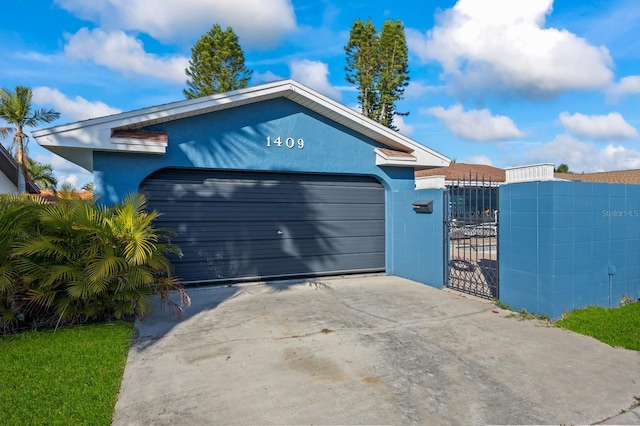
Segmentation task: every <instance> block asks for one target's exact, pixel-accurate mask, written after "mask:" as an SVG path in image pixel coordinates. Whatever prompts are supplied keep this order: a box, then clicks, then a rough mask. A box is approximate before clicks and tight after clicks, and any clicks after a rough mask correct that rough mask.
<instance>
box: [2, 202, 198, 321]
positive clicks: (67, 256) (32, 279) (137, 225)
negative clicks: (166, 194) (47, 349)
mask: <svg viewBox="0 0 640 426" xmlns="http://www.w3.org/2000/svg"><path fill="white" fill-rule="evenodd" d="M145 208H146V200H145V198H144V196H142V195H140V194H133V195H130V196H129V197H127V198H126V199H125V200H124V201H123V202H122V203H121V204H119V205H115V206H112V207H105V206H103V205H99V204H96V203H95V202H94V201H93V200H81V199H80V198H78V197H66V198H63V199H60V200H58V201H57V202H56V203H54V204H50V203H45V202H43V201H42V200H39V199H31V198H26V197H16V196H9V197H6V196H5V197H3V198H1V199H0V220H2V223H3V225H2V226H3V227H13V228H11V229H10V232H9V235H8V236H7V237H6V239H7V245H6V246H5V245H4V244H3V247H6V249H4V250H3V251H0V262H2V266H1V267H0V268H2V269H0V271H2V275H0V280H2V281H1V282H0V297H2V300H3V302H4V307H3V308H4V310H3V311H2V312H0V328H2V329H4V330H5V331H6V330H8V329H11V328H13V327H15V326H16V325H18V323H21V322H22V323H23V324H22V326H25V325H27V324H34V325H36V326H53V325H56V326H57V325H58V324H60V323H64V324H71V323H79V322H86V321H91V320H105V319H112V318H116V319H118V318H123V317H128V316H135V317H138V318H141V317H144V316H145V315H146V314H147V313H148V312H149V309H150V301H151V296H152V295H153V294H156V295H158V296H159V297H160V299H161V301H162V302H163V303H165V304H169V305H170V306H172V307H174V308H176V309H178V311H181V310H182V306H183V305H184V304H188V303H189V297H188V296H187V294H186V293H185V292H184V290H183V288H182V285H181V284H180V282H179V281H178V280H177V279H176V278H175V277H173V276H172V275H171V265H170V263H169V261H168V259H167V258H166V257H165V254H167V253H179V250H178V248H177V247H175V246H173V245H171V244H170V241H169V235H170V232H169V231H168V230H164V229H158V228H155V227H154V226H153V221H154V219H155V218H156V217H157V216H158V213H157V212H155V211H153V212H147V211H146V210H145ZM16 226H17V227H18V228H19V229H18V228H15V227H16ZM3 242H4V241H3ZM172 291H175V292H177V294H178V295H179V301H178V302H173V301H172V300H171V299H170V298H169V294H170V293H171V292H172Z"/></svg>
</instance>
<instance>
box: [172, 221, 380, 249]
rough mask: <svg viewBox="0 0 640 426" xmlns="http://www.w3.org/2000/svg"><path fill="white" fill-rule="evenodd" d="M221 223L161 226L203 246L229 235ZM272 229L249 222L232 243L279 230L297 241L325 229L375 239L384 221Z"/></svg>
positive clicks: (290, 225) (292, 223) (290, 223)
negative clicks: (368, 236)
mask: <svg viewBox="0 0 640 426" xmlns="http://www.w3.org/2000/svg"><path fill="white" fill-rule="evenodd" d="M223 225H224V223H221V222H219V221H206V222H205V221H203V222H200V223H197V224H195V223H185V222H171V221H165V222H163V226H165V227H168V228H171V229H176V230H179V231H180V235H181V240H183V241H188V242H195V243H197V242H203V243H205V242H207V241H219V240H221V239H222V240H224V238H225V237H226V236H228V235H229V229H228V228H227V227H226V226H223ZM277 225H278V226H277V227H274V225H273V224H272V223H267V222H264V221H262V222H249V223H245V224H243V225H242V228H241V229H238V230H237V231H236V232H235V233H234V239H235V240H236V241H242V240H248V241H251V240H254V239H265V238H269V239H270V238H273V236H274V233H276V232H278V230H281V231H282V232H283V236H284V237H285V238H291V237H292V236H295V237H297V238H305V237H313V236H316V235H317V230H316V229H315V228H316V226H317V227H320V228H322V227H327V228H328V229H331V231H332V232H333V233H336V234H338V235H341V236H343V237H345V238H351V237H358V236H360V235H362V234H363V233H364V234H365V235H372V236H374V235H377V236H383V237H384V221H382V220H361V221H359V223H358V226H353V225H352V224H351V223H350V221H323V222H320V224H316V226H309V224H308V223H307V222H296V221H288V222H286V223H278V224H277Z"/></svg>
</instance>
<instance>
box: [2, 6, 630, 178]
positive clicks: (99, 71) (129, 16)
mask: <svg viewBox="0 0 640 426" xmlns="http://www.w3.org/2000/svg"><path fill="white" fill-rule="evenodd" d="M3 15H4V16H5V17H12V18H11V19H3V24H2V26H1V27H0V40H1V41H2V42H1V43H0V86H1V87H6V88H13V87H15V86H16V85H25V86H29V87H31V88H32V89H33V90H34V103H35V104H36V106H38V107H48V108H53V109H55V110H57V111H59V112H60V113H61V118H60V120H59V121H57V122H56V123H54V124H55V125H57V124H64V123H68V122H75V121H79V120H83V119H87V118H91V117H98V116H103V115H107V114H112V113H116V112H120V111H128V110H132V109H137V108H144V107H148V106H153V105H158V104H161V103H167V102H172V101H177V100H182V99H183V98H184V97H183V94H182V89H183V88H184V86H185V75H184V68H185V67H186V66H187V62H188V59H189V57H190V49H191V46H192V45H193V44H194V43H195V41H196V40H197V39H198V38H199V37H200V36H201V35H202V34H203V33H205V32H206V31H208V30H209V29H210V28H211V26H212V25H213V24H214V23H219V24H221V25H222V26H223V27H225V26H231V27H232V28H234V30H235V31H236V33H237V34H238V36H239V38H240V44H241V46H242V47H243V49H244V52H245V59H246V63H247V66H248V67H249V68H251V69H253V70H254V75H253V79H252V82H251V84H260V83H264V82H269V81H273V80H277V79H281V78H293V79H295V80H298V81H299V82H301V83H303V84H306V85H308V86H310V87H312V88H314V89H316V90H317V91H319V92H321V93H323V94H325V95H327V96H329V97H331V98H333V99H335V100H337V101H339V102H341V103H343V104H345V105H348V106H351V107H353V108H357V98H356V97H357V94H356V92H355V88H354V87H351V86H350V85H349V84H348V83H346V81H345V75H344V65H345V56H344V50H343V46H344V45H345V44H346V42H347V40H348V35H349V29H350V27H351V24H352V22H353V21H354V20H355V19H358V18H361V19H367V18H372V19H373V21H374V23H375V25H376V26H377V27H378V28H381V26H382V23H383V22H384V20H385V19H400V20H401V21H402V22H403V23H404V25H405V28H406V35H407V41H408V45H409V55H410V56H409V65H410V77H411V83H410V85H409V87H407V89H406V92H405V99H403V100H402V101H400V102H399V104H398V110H399V111H401V112H409V116H407V117H400V118H399V119H398V120H397V121H396V124H397V125H398V126H399V127H400V129H401V132H402V133H404V134H405V135H407V136H409V137H411V138H413V139H414V140H416V141H418V142H420V143H422V144H424V145H426V146H428V147H430V148H432V149H435V150H437V151H439V152H441V153H443V154H445V155H447V156H449V157H451V158H455V159H456V160H457V161H458V162H473V163H483V164H491V165H495V166H497V167H509V166H516V165H524V164H533V163H540V162H551V163H554V164H556V165H557V164H559V163H562V162H564V163H567V164H568V165H569V167H570V168H571V170H573V171H576V172H592V171H604V170H620V169H634V168H636V169H637V168H640V135H639V130H638V129H640V108H639V106H640V37H639V35H640V2H639V1H637V0H586V1H585V0H582V1H574V0H556V1H553V0H483V1H479V0H458V1H455V0H432V1H415V0H395V1H393V2H389V1H380V0H366V1H365V0H352V1H349V2H338V1H336V0H315V1H312V0H268V1H267V0H162V1H158V0H92V1H86V0H12V1H5V2H4V4H3ZM3 143H4V144H5V145H8V144H9V143H10V141H9V140H5V141H3ZM29 149H30V155H31V156H32V157H34V158H36V159H37V160H38V161H41V162H46V163H49V164H52V165H53V167H54V169H55V172H56V174H57V175H58V176H59V178H60V179H61V181H63V182H64V181H69V182H71V183H73V184H75V185H76V186H78V187H79V186H81V185H82V184H84V183H85V182H87V181H90V180H91V175H90V174H89V173H88V172H86V171H83V170H82V169H80V168H79V167H77V166H75V165H72V164H70V163H68V162H66V161H64V160H62V159H60V158H57V157H54V156H53V155H52V154H51V153H49V152H48V151H46V150H44V149H42V148H41V147H39V146H38V145H37V144H36V143H35V142H33V140H32V141H31V143H30V145H29Z"/></svg>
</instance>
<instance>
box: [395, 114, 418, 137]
mask: <svg viewBox="0 0 640 426" xmlns="http://www.w3.org/2000/svg"><path fill="white" fill-rule="evenodd" d="M393 124H394V126H396V127H397V128H398V131H399V132H400V133H402V134H403V135H405V136H411V135H413V134H414V133H415V130H416V129H415V127H414V126H412V125H411V124H409V123H407V122H406V121H404V117H402V116H401V115H396V116H394V117H393Z"/></svg>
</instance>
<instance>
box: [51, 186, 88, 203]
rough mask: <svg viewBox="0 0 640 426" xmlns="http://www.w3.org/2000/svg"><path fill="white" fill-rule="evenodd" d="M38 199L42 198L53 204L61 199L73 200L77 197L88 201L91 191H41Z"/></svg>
mask: <svg viewBox="0 0 640 426" xmlns="http://www.w3.org/2000/svg"><path fill="white" fill-rule="evenodd" d="M40 197H42V198H44V199H45V200H47V201H49V202H55V201H57V200H59V199H61V198H65V197H66V198H69V197H70V198H75V197H78V198H80V199H81V200H89V199H91V198H93V191H75V190H74V191H71V192H64V191H59V192H53V191H52V190H50V189H43V190H41V191H40Z"/></svg>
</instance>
